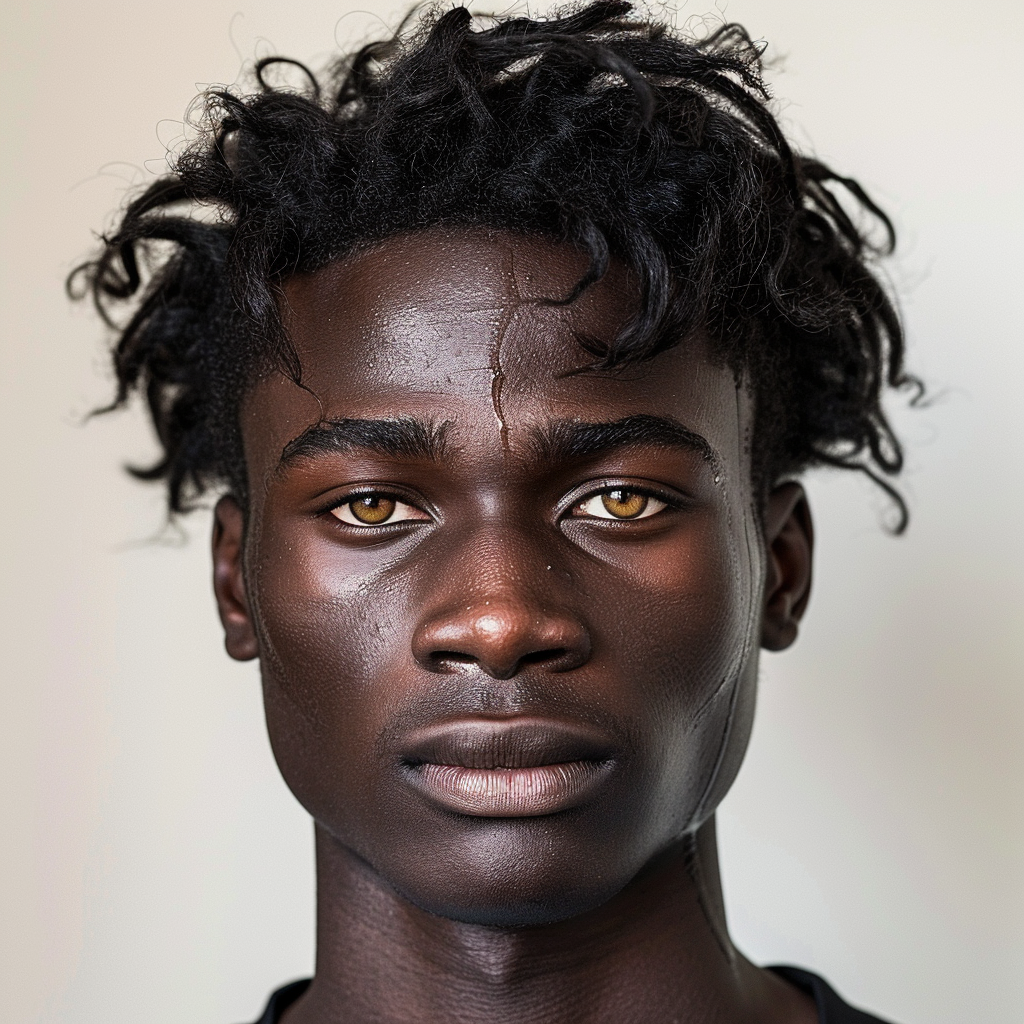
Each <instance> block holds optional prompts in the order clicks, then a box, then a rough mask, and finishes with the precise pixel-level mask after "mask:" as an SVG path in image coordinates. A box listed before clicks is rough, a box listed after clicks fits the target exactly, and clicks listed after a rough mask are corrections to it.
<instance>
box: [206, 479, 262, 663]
mask: <svg viewBox="0 0 1024 1024" xmlns="http://www.w3.org/2000/svg"><path fill="white" fill-rule="evenodd" d="M244 527H245V517H244V514H243V512H242V509H241V508H240V506H239V504H238V502H237V501H236V500H235V499H234V498H233V497H231V496H230V495H225V496H224V497H223V498H221V499H220V501H218V502H217V507H216V508H215V509H214V513H213V592H214V594H215V595H216V597H217V610H218V611H219V612H220V621H221V624H222V625H223V626H224V646H225V648H226V649H227V652H228V654H230V655H231V657H232V658H235V659H236V660H237V661H249V660H251V659H252V658H255V657H256V656H257V655H258V654H259V645H258V643H257V641H256V631H255V630H254V629H253V625H252V616H251V615H250V612H249V599H248V596H247V595H246V592H245V580H244V577H243V574H242V550H243V540H244Z"/></svg>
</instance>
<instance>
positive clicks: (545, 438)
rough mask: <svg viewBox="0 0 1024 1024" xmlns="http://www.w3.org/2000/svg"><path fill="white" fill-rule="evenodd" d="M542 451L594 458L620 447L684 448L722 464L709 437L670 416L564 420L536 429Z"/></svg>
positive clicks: (547, 455) (556, 457)
mask: <svg viewBox="0 0 1024 1024" xmlns="http://www.w3.org/2000/svg"><path fill="white" fill-rule="evenodd" d="M534 439H535V444H536V446H537V449H538V454H540V455H541V457H542V458H544V459H546V460H549V461H551V462H566V461H569V460H572V459H585V458H591V457H593V456H595V455H602V454H604V453H606V452H609V451H614V450H615V449H618V448H630V447H655V448H682V449H685V450H686V451H691V452H695V453H696V454H698V455H699V456H700V457H701V458H702V459H703V460H704V461H705V462H708V463H711V465H713V466H717V465H718V456H717V455H716V453H715V450H714V448H712V447H711V444H710V443H709V442H708V440H707V438H705V437H703V436H701V435H700V434H698V433H697V432H696V431H693V430H690V429H689V428H688V427H684V426H683V425H682V424H681V423H679V422H678V421H677V420H674V419H672V418H670V417H668V416H648V415H639V416H626V417H625V418H624V419H621V420H614V421H613V422H610V423H586V422H581V421H580V420H561V421H559V422H557V423H552V424H549V425H547V426H544V427H540V428H538V429H536V430H535V431H534Z"/></svg>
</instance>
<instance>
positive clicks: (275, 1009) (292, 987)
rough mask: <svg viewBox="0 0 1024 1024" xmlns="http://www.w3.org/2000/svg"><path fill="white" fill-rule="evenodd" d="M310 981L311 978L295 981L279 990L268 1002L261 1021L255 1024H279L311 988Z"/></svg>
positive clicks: (254, 1023)
mask: <svg viewBox="0 0 1024 1024" xmlns="http://www.w3.org/2000/svg"><path fill="white" fill-rule="evenodd" d="M310 980H311V979H310V978H303V979H302V980H301V981H293V982H291V983H290V984H288V985H283V986H282V987H281V988H279V989H278V990H277V991H276V992H275V993H274V994H273V995H272V996H271V997H270V999H269V1000H268V1001H267V1005H266V1008H265V1009H264V1011H263V1013H262V1014H261V1015H260V1018H259V1020H256V1021H254V1022H253V1024H278V1021H279V1020H280V1019H281V1015H282V1014H283V1013H284V1011H285V1010H287V1009H288V1007H289V1006H291V1005H292V1003H294V1002H295V1001H296V1000H297V999H298V998H299V996H301V995H302V993H303V992H305V991H306V989H307V988H309V983H310Z"/></svg>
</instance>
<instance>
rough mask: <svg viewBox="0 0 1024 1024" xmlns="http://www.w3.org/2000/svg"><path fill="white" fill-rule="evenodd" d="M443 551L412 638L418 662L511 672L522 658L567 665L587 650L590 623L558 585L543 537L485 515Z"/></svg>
mask: <svg viewBox="0 0 1024 1024" xmlns="http://www.w3.org/2000/svg"><path fill="white" fill-rule="evenodd" d="M445 556H446V557H445V558H444V559H443V560H439V563H438V566H437V579H436V586H434V587H431V590H430V595H431V596H430V598H428V600H427V601H425V602H424V606H423V613H422V616H421V618H420V621H419V623H418V624H417V627H416V631H415V635H414V638H413V654H414V656H415V657H416V660H417V661H418V662H419V663H420V664H422V665H424V666H426V667H428V668H431V669H432V670H434V671H451V670H452V669H453V668H454V667H455V666H456V665H458V664H465V663H474V664H476V665H477V666H479V668H481V669H482V670H483V671H484V672H486V673H487V674H488V675H490V676H493V677H495V678H509V677H510V676H512V675H514V674H515V673H516V672H517V671H519V670H520V669H521V668H522V667H523V666H524V665H525V664H539V665H543V666H544V667H546V668H547V669H548V670H550V671H566V670H568V669H570V668H574V667H576V666H578V665H580V664H582V663H583V662H584V661H586V659H587V658H588V657H589V653H590V638H589V635H588V632H587V629H586V626H585V624H584V622H583V621H582V618H581V616H580V615H579V613H578V610H577V609H576V608H575V607H573V602H571V600H570V599H569V595H568V594H567V593H566V592H565V591H564V590H563V588H562V587H559V586H558V583H557V581H556V573H557V572H558V570H556V568H555V566H554V564H553V558H552V557H551V552H550V551H549V550H547V545H545V544H544V543H543V539H542V538H540V537H538V536H537V535H536V534H533V533H532V532H531V531H529V530H525V529H518V528H515V527H512V526H509V525H508V524H507V523H494V522H491V523H481V524H479V525H478V526H476V527H475V528H473V529H470V530H467V531H463V532H462V534H461V535H460V536H459V537H458V538H457V539H456V541H455V542H453V543H452V544H451V546H450V547H449V549H448V550H447V551H446V552H445ZM562 578H563V579H564V576H563V577H562Z"/></svg>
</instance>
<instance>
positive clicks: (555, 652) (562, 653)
mask: <svg viewBox="0 0 1024 1024" xmlns="http://www.w3.org/2000/svg"><path fill="white" fill-rule="evenodd" d="M568 653H569V651H568V649H567V648H565V647H554V648H551V649H550V650H547V651H534V652H533V653H532V654H524V655H523V656H522V657H521V658H520V659H519V664H520V665H536V664H537V663H538V662H550V663H552V664H555V663H559V662H562V661H564V660H565V658H566V656H567V655H568Z"/></svg>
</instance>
